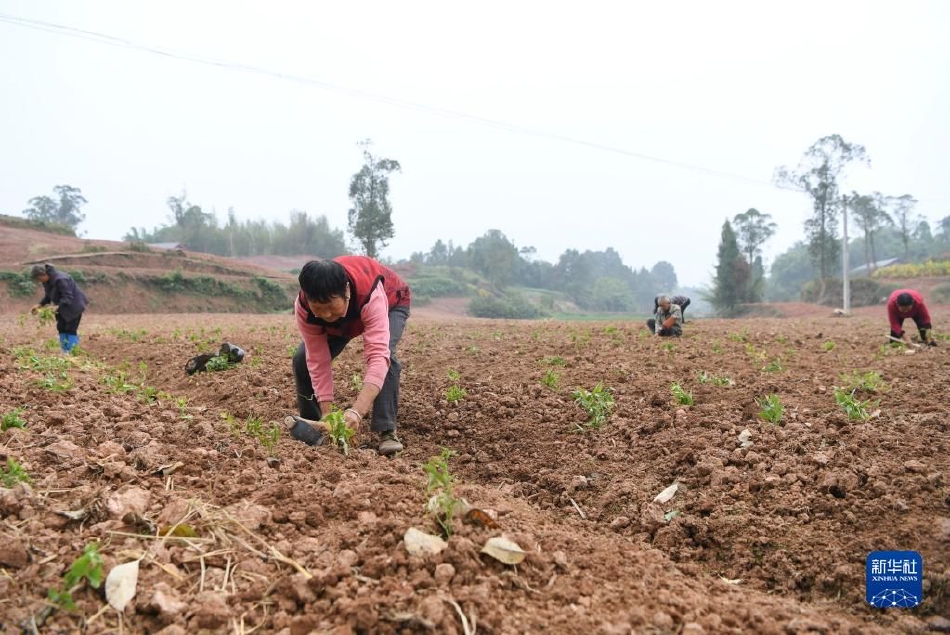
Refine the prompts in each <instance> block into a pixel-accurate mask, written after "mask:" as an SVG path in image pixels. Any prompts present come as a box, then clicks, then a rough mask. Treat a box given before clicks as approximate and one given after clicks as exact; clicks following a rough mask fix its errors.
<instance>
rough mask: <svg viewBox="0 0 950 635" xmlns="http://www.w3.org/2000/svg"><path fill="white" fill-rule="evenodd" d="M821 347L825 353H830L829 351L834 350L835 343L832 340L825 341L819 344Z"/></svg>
mask: <svg viewBox="0 0 950 635" xmlns="http://www.w3.org/2000/svg"><path fill="white" fill-rule="evenodd" d="M821 348H822V350H824V351H825V352H826V353H830V352H831V351H833V350H835V343H834V342H832V341H828V342H825V343H824V344H822V345H821Z"/></svg>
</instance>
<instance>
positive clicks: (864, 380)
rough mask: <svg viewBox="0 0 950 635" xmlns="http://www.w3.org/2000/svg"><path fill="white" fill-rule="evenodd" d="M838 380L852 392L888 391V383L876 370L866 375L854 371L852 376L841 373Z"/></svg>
mask: <svg viewBox="0 0 950 635" xmlns="http://www.w3.org/2000/svg"><path fill="white" fill-rule="evenodd" d="M838 379H840V380H841V383H842V384H843V385H844V386H845V387H847V388H849V389H850V390H852V391H858V390H862V391H864V392H884V391H886V390H887V383H886V382H885V381H884V379H883V378H882V377H881V374H880V373H879V372H877V371H874V370H869V371H868V372H866V373H862V372H860V371H853V372H852V373H851V374H850V375H848V374H845V373H841V375H840V376H839V377H838Z"/></svg>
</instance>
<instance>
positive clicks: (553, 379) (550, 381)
mask: <svg viewBox="0 0 950 635" xmlns="http://www.w3.org/2000/svg"><path fill="white" fill-rule="evenodd" d="M558 379H559V377H558V374H557V373H555V372H554V369H553V368H549V369H548V370H547V372H546V373H544V375H543V376H542V377H541V385H543V386H547V387H548V388H550V389H551V390H557V385H558Z"/></svg>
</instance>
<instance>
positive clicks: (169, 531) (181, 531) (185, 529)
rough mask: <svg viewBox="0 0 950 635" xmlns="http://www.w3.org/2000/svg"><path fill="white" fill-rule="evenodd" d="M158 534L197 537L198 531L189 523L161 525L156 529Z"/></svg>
mask: <svg viewBox="0 0 950 635" xmlns="http://www.w3.org/2000/svg"><path fill="white" fill-rule="evenodd" d="M158 535H159V536H174V537H175V538H197V537H198V532H197V531H195V528H194V527H192V526H191V525H175V526H174V527H162V528H161V529H160V530H159V531H158Z"/></svg>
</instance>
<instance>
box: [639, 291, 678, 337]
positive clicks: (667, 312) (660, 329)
mask: <svg viewBox="0 0 950 635" xmlns="http://www.w3.org/2000/svg"><path fill="white" fill-rule="evenodd" d="M682 321H683V312H682V311H681V310H680V307H679V305H678V304H674V303H673V302H672V301H671V300H670V298H669V296H665V295H660V296H657V298H656V313H654V314H653V317H652V318H651V319H649V320H647V327H648V328H649V329H650V330H651V331H652V332H653V334H654V335H656V336H659V337H679V336H680V335H682V334H683V327H682V326H681V323H682Z"/></svg>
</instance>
